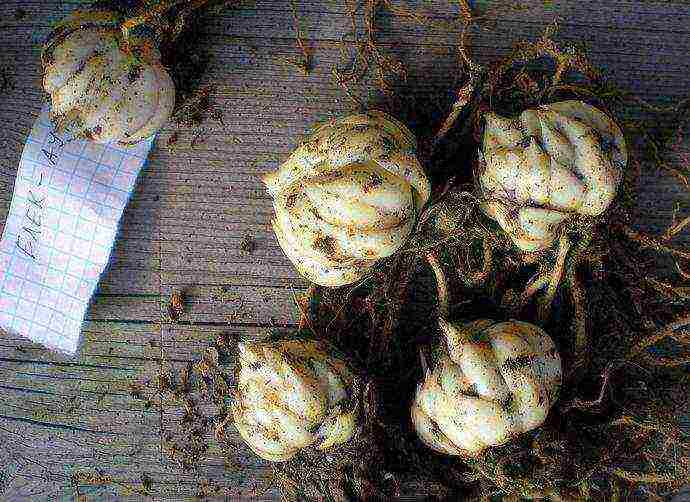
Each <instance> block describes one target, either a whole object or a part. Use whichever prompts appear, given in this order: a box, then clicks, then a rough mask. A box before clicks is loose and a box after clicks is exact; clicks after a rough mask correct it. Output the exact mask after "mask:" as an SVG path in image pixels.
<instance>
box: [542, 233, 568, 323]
mask: <svg viewBox="0 0 690 502" xmlns="http://www.w3.org/2000/svg"><path fill="white" fill-rule="evenodd" d="M570 246H571V242H570V239H568V236H567V235H566V234H565V233H563V234H561V237H560V239H559V240H558V254H557V255H556V264H555V265H554V268H553V272H552V273H551V279H550V280H549V286H548V287H547V289H546V296H545V297H544V301H543V303H542V304H541V305H540V308H539V319H540V320H541V321H542V322H545V321H546V320H547V319H548V317H549V315H550V314H551V304H552V303H553V299H554V298H555V297H556V292H557V291H558V285H559V284H560V283H561V279H562V277H563V271H564V269H565V259H566V257H567V256H568V251H569V250H570Z"/></svg>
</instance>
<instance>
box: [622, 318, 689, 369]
mask: <svg viewBox="0 0 690 502" xmlns="http://www.w3.org/2000/svg"><path fill="white" fill-rule="evenodd" d="M686 326H690V317H688V316H684V317H681V318H680V319H678V320H677V321H674V322H672V323H670V324H667V325H666V326H664V327H663V328H661V329H660V330H658V331H657V332H656V333H654V334H653V335H652V336H650V337H647V338H645V339H644V340H642V341H641V342H639V343H638V344H637V345H635V346H634V347H633V348H632V349H631V350H630V352H629V353H628V359H632V358H633V357H635V356H637V355H638V354H640V353H641V352H642V351H643V350H645V349H647V348H649V347H651V346H652V345H654V344H655V343H657V342H659V341H661V340H663V339H664V338H668V337H671V336H673V332H674V331H676V330H678V329H680V328H684V327H686Z"/></svg>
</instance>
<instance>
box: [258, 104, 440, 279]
mask: <svg viewBox="0 0 690 502" xmlns="http://www.w3.org/2000/svg"><path fill="white" fill-rule="evenodd" d="M416 148H417V143H416V140H415V138H414V136H413V135H412V133H411V132H410V131H409V130H408V129H407V128H406V127H405V126H404V125H403V124H401V123H400V122H398V121H397V120H395V119H394V118H392V117H390V116H388V115H386V114H384V113H381V112H375V111H372V112H369V113H366V114H359V115H351V116H347V117H344V118H341V119H340V120H334V121H330V122H327V123H325V124H322V125H321V126H319V127H318V128H317V129H316V130H315V131H314V132H313V134H312V135H311V136H309V137H308V138H307V140H306V141H305V142H304V143H303V144H302V145H301V146H300V147H299V148H297V150H296V151H295V152H294V153H293V154H292V155H291V156H290V158H289V159H288V160H287V161H286V162H285V163H284V164H283V165H282V166H281V167H280V169H279V170H278V171H276V172H272V173H269V174H267V175H265V176H264V178H263V180H264V183H265V184H266V186H267V187H268V190H269V192H270V194H271V196H272V197H273V201H274V206H275V212H276V216H275V219H274V221H273V228H274V230H275V233H276V235H277V237H278V242H279V243H280V245H281V247H282V248H283V251H284V252H285V254H286V255H287V256H288V258H290V260H291V261H292V263H293V264H294V265H295V267H296V268H297V270H298V271H299V272H300V273H301V274H302V275H303V276H304V277H305V278H307V279H309V280H310V281H312V282H314V283H316V284H320V285H323V286H331V287H335V286H342V285H345V284H351V283H353V282H356V281H357V280H359V279H360V278H362V277H363V276H364V275H366V273H367V271H368V270H369V269H370V268H371V267H372V266H373V265H374V264H375V263H376V261H377V260H379V259H381V258H385V257H387V256H390V255H391V254H393V253H395V252H396V251H397V250H398V249H399V248H400V247H401V246H402V245H403V243H404V242H405V240H406V239H407V237H408V236H409V235H410V233H411V231H412V228H413V226H414V223H415V217H416V215H417V214H418V212H419V210H420V209H421V207H422V206H423V205H424V204H425V203H426V201H427V199H428V198H429V192H430V185H429V181H428V180H427V177H426V175H425V173H424V170H423V169H422V166H421V165H420V163H419V161H418V159H417V156H416Z"/></svg>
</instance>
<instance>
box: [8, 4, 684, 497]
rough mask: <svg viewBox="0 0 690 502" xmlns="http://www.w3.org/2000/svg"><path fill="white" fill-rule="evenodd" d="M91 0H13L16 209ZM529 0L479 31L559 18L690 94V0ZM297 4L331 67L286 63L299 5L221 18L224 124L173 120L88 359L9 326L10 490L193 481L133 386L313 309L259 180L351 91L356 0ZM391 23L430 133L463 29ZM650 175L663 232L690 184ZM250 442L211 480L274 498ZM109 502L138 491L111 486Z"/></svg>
mask: <svg viewBox="0 0 690 502" xmlns="http://www.w3.org/2000/svg"><path fill="white" fill-rule="evenodd" d="M477 3H480V4H481V3H489V2H477ZM523 3H524V2H523ZM80 4H83V2H75V1H64V0H23V1H20V0H4V1H3V2H1V5H0V71H1V72H2V74H3V75H5V76H6V77H7V82H8V83H9V85H8V86H6V88H5V89H3V91H2V93H1V94H0V120H1V121H2V126H1V127H0V199H1V203H0V207H1V208H2V209H0V222H3V221H4V219H5V214H6V211H7V208H8V206H9V201H10V197H11V193H12V187H13V183H14V176H15V173H16V167H17V164H18V160H19V157H20V154H21V150H22V146H23V141H24V138H25V137H26V136H27V134H28V131H29V130H30V127H31V125H32V123H33V121H34V120H35V118H36V117H37V115H38V112H39V110H40V108H41V106H42V103H43V100H44V96H43V94H42V92H41V89H40V85H39V79H40V67H39V49H40V42H41V40H42V39H43V38H44V36H45V35H46V33H47V32H48V31H49V29H50V24H51V22H52V21H53V20H55V19H58V18H60V17H62V16H63V15H64V14H65V13H66V12H68V11H70V10H72V9H74V8H75V7H77V6H78V5H80ZM527 4H528V5H529V9H527V10H524V11H521V12H516V13H515V14H514V15H512V16H511V17H510V18H508V19H507V20H504V21H501V22H499V23H498V25H497V26H496V27H495V28H492V29H489V30H485V31H477V32H474V33H473V45H474V47H475V49H474V50H475V54H476V55H477V56H478V57H479V59H481V60H482V61H490V60H492V59H493V58H495V57H497V56H498V55H500V54H503V53H505V52H506V51H507V50H508V49H509V48H510V46H511V44H512V43H513V42H515V41H516V40H519V39H523V38H525V37H534V36H536V35H538V34H539V33H540V32H541V30H542V29H543V28H544V26H545V25H546V24H547V23H549V22H551V21H552V20H553V19H554V18H556V17H558V18H559V19H560V21H561V30H560V35H559V39H560V40H563V41H584V42H585V43H586V45H587V46H588V47H589V48H590V54H591V55H592V58H593V59H594V61H595V62H596V63H597V64H598V65H600V66H601V67H603V68H605V69H606V70H607V71H608V72H610V74H611V76H612V80H613V81H614V82H615V83H616V84H619V85H620V86H622V87H625V88H629V89H631V90H633V91H635V92H636V93H638V94H639V95H640V96H641V97H643V98H645V99H647V100H649V101H651V102H652V103H655V104H661V105H663V104H668V103H669V102H671V101H672V100H677V99H678V98H680V97H682V96H685V95H687V94H688V91H689V90H690V57H689V54H690V5H689V4H688V2H686V1H681V0H677V1H671V0H667V1H659V2H651V1H640V0H611V1H606V2H602V1H600V0H590V1H588V0H569V1H548V2H546V1H545V2H539V1H532V2H527ZM409 5H411V6H414V7H420V8H423V9H425V10H427V11H428V12H431V13H433V15H434V17H435V18H437V19H438V20H442V19H444V18H445V19H448V20H450V19H452V18H453V17H454V16H456V15H457V7H456V6H455V4H454V3H452V2H444V1H440V0H433V1H426V2H422V1H420V2H413V3H411V4H409ZM296 6H297V10H298V11H299V17H300V22H301V25H302V28H303V30H304V34H305V40H306V44H307V46H308V47H309V49H310V50H311V51H312V54H313V57H314V63H315V67H314V70H313V72H312V73H311V74H310V75H309V76H307V77H305V76H303V75H302V74H301V73H300V72H299V71H298V70H297V69H296V68H295V67H293V66H291V65H290V64H289V63H288V61H289V60H290V59H295V58H298V57H299V56H300V54H299V52H298V49H297V46H296V38H295V33H296V32H295V29H294V24H293V22H292V20H291V10H290V3H289V2H288V1H287V0H256V3H246V2H245V3H243V4H242V5H240V6H239V7H237V8H235V9H228V10H226V11H224V12H223V13H222V14H221V15H220V16H218V17H216V18H213V19H210V20H209V21H208V23H207V24H206V28H205V33H206V34H205V35H204V36H202V37H200V39H199V48H200V49H201V50H203V51H205V52H207V53H209V54H210V55H211V58H212V59H211V69H210V71H209V73H208V74H207V75H206V76H205V77H204V82H209V83H210V82H212V83H214V86H215V87H214V91H213V98H214V101H215V103H216V104H217V106H218V108H219V109H220V110H221V111H222V116H223V120H222V123H220V122H214V121H212V120H211V121H207V122H206V123H205V124H204V127H205V128H206V130H207V134H206V135H205V137H206V139H205V141H204V142H202V143H200V144H198V145H195V146H194V147H191V146H190V142H191V139H192V136H193V133H192V132H191V131H180V132H179V138H180V139H179V141H178V143H177V144H176V145H175V146H174V147H170V146H168V139H169V138H170V136H171V134H172V132H173V128H172V127H170V128H168V129H166V130H165V131H163V132H162V133H161V135H160V137H159V139H158V141H157V146H156V148H155V149H154V151H153V153H152V154H151V156H150V159H149V163H148V166H147V168H146V170H145V171H144V173H143V174H142V176H141V178H140V180H139V183H138V186H137V190H136V193H135V195H134V197H133V198H132V200H131V202H130V204H129V206H128V208H127V209H126V211H125V216H124V221H123V225H122V233H121V236H120V239H119V240H118V242H117V244H116V247H115V250H114V252H113V258H112V263H111V266H110V268H109V270H108V271H107V273H106V274H105V275H104V277H103V278H102V280H101V283H100V287H99V290H98V292H97V295H96V297H95V299H94V301H93V305H92V307H91V309H90V311H89V313H88V320H87V323H86V325H85V329H84V341H83V345H82V347H81V350H80V353H79V355H78V356H77V357H75V358H73V359H68V358H65V357H62V356H59V355H56V354H53V353H50V352H48V351H46V350H44V349H42V348H41V347H39V346H36V345H32V344H30V343H28V342H27V341H25V340H23V339H19V338H16V337H13V336H11V335H8V334H5V333H2V334H0V396H2V399H1V400H0V499H2V500H36V501H38V500H59V499H65V500H71V499H72V497H73V490H72V488H71V487H70V486H69V476H70V473H71V472H73V471H74V470H75V469H92V468H94V467H98V468H101V469H103V470H104V471H105V472H106V473H108V474H109V475H112V476H114V477H115V478H117V479H119V480H122V481H137V480H138V479H139V476H140V474H141V473H144V472H145V473H147V474H148V475H149V476H151V478H152V479H153V480H154V485H153V489H154V491H155V493H156V496H155V498H156V499H159V500H184V499H188V498H190V497H192V496H193V495H194V493H195V491H196V489H197V485H196V478H195V476H194V475H187V474H182V473H181V472H180V471H179V470H178V469H177V468H175V467H174V466H173V465H171V464H170V462H168V461H167V460H166V459H165V457H164V455H163V453H162V452H161V448H160V439H161V435H162V431H164V430H166V429H168V428H169V427H170V424H171V422H172V420H174V417H173V416H172V415H171V416H168V415H166V414H159V413H158V412H156V411H153V410H145V409H144V408H143V406H142V405H141V403H139V402H136V401H134V400H132V399H131V398H130V397H129V395H128V390H127V385H128V383H129V382H132V381H134V380H137V379H140V378H142V375H146V374H149V375H152V374H154V373H155V372H156V371H157V369H158V367H159V365H160V361H161V357H162V356H164V357H165V358H166V359H168V360H170V361H179V362H183V361H187V360H191V359H192V358H194V357H195V355H197V354H198V353H199V352H200V351H201V350H202V349H203V348H204V347H205V345H206V344H207V342H208V341H209V340H211V339H212V338H213V337H214V336H215V335H216V334H217V333H220V332H222V331H224V330H225V331H236V332H257V331H261V330H262V329H267V328H270V327H273V326H275V325H285V326H289V325H291V323H293V322H294V320H295V318H296V310H295V306H294V301H293V291H295V292H299V291H300V290H303V289H304V287H305V283H304V282H303V281H302V280H300V279H299V278H298V277H297V276H296V274H295V272H294V270H293V269H292V267H291V266H290V264H289V263H288V261H287V260H286V259H285V258H284V256H283V254H282V252H281V251H280V249H279V247H278V244H277V242H276V241H275V239H274V237H273V235H272V233H271V231H270V228H269V226H268V221H269V218H270V215H271V212H272V210H271V204H270V200H269V198H268V196H267V195H266V194H265V193H264V191H263V189H262V187H261V185H260V182H259V180H258V177H257V175H258V174H260V173H262V172H265V171H267V170H270V169H274V168H275V167H276V166H277V165H278V164H279V162H280V161H281V159H283V158H285V155H286V154H287V153H288V152H289V151H290V150H291V149H292V148H293V147H294V146H295V145H296V144H297V143H298V142H299V138H300V136H301V135H303V134H304V133H305V132H306V131H307V130H308V127H309V125H310V124H311V123H313V122H314V121H317V120H322V119H324V118H325V117H328V116H331V115H337V114H340V113H343V112H346V111H349V110H351V109H352V108H353V106H354V104H353V102H352V101H351V100H350V99H349V98H348V97H347V96H346V95H345V94H344V93H343V92H342V90H341V89H340V88H339V87H338V86H337V85H336V84H335V82H334V80H333V79H332V76H331V71H332V68H333V67H334V65H337V64H343V63H344V62H346V61H347V58H344V57H343V55H342V53H341V50H340V47H339V45H338V43H339V41H340V40H341V39H342V38H343V37H344V36H345V37H349V36H350V35H349V33H348V32H349V30H350V28H349V24H348V22H347V20H346V18H345V15H344V14H345V12H346V6H345V4H344V2H337V1H333V0H318V1H301V2H296ZM22 14H23V15H22ZM360 21H361V18H360ZM377 21H378V23H379V25H380V27H381V35H380V42H381V43H382V44H383V46H384V47H386V48H387V49H388V50H390V51H391V53H393V54H396V55H397V56H398V57H399V58H400V59H401V60H402V61H403V62H404V63H405V65H406V66H407V69H408V80H407V83H406V84H402V83H399V84H397V85H396V86H395V87H396V91H397V95H398V100H399V101H398V105H397V106H398V107H399V110H400V113H401V114H402V115H403V118H406V119H408V120H410V121H411V123H412V125H413V127H414V129H415V130H416V131H418V132H420V133H424V132H426V131H428V130H429V128H430V127H432V126H433V123H432V121H431V118H432V117H433V118H436V119H437V118H438V117H440V116H441V115H442V114H443V113H444V111H445V110H446V109H447V107H448V106H449V105H450V104H451V103H452V99H453V90H454V88H455V86H456V84H457V82H458V79H459V77H460V76H459V75H458V70H457V61H456V54H455V52H454V47H455V43H456V40H457V35H458V33H457V30H454V29H452V28H444V29H441V28H436V27H428V28H420V27H418V26H416V25H415V24H414V23H412V22H410V21H405V20H401V19H396V18H393V17H391V16H390V15H387V14H384V15H380V16H379V17H378V19H377ZM365 89H366V88H365V87H364V86H360V87H358V88H357V90H356V94H357V95H358V96H359V98H360V99H361V100H362V101H363V102H364V103H365V104H367V105H370V106H387V105H389V104H390V103H391V100H390V99H389V98H385V97H383V96H381V95H380V93H377V92H372V91H367V90H365ZM458 169H463V166H458ZM642 182H643V183H644V185H645V186H646V190H645V194H644V196H643V197H642V198H641V199H640V201H639V206H638V215H637V216H638V218H639V221H638V224H640V225H641V226H642V227H643V228H644V227H647V228H651V229H660V228H665V226H666V225H667V224H668V223H669V222H670V220H671V213H672V211H673V209H674V208H673V204H672V202H671V201H672V200H677V199H679V198H680V197H681V195H682V194H681V193H680V191H679V190H680V188H679V186H678V185H677V184H675V183H672V182H671V181H670V179H669V178H666V177H665V175H664V174H663V173H646V174H645V178H644V179H643V181H642ZM685 195H687V194H685ZM245 236H251V238H252V239H253V240H254V241H255V243H256V250H255V251H254V252H253V253H251V254H247V253H243V252H242V251H241V249H240V243H241V241H242V239H243V238H244V237H245ZM684 239H685V241H686V242H687V235H686V236H685V237H684ZM179 287H181V288H185V289H186V294H187V297H188V299H189V304H188V312H187V313H186V314H185V316H183V318H182V322H181V323H179V324H171V323H170V322H169V319H168V316H167V313H166V304H167V301H168V298H169V295H170V293H171V291H172V290H173V288H179ZM223 288H224V289H223ZM224 291H225V293H224ZM227 291H229V292H231V294H230V295H228V294H227ZM237 444H238V455H239V457H240V458H241V459H242V462H243V465H244V472H243V474H242V476H240V475H238V474H228V473H226V472H225V471H224V469H223V461H222V459H221V458H220V457H219V456H218V455H217V454H212V455H210V457H209V459H208V461H207V462H206V466H205V467H204V475H206V476H210V477H215V478H217V480H219V481H221V482H222V484H223V485H225V486H228V487H230V490H231V492H230V493H231V495H229V497H230V498H232V499H236V498H247V499H253V500H257V499H263V498H266V499H273V498H275V497H276V494H275V492H271V491H269V492H267V493H264V494H261V495H257V488H256V485H257V484H258V485H262V483H263V482H264V480H265V479H266V478H267V476H268V475H269V472H270V471H269V470H268V469H267V468H266V465H265V464H264V463H263V462H261V461H259V460H257V459H256V457H254V456H252V455H251V454H250V453H248V451H247V450H246V449H245V448H244V447H243V446H242V445H241V444H240V442H239V441H238V442H237ZM258 490H259V492H260V491H261V488H260V486H259V489H258ZM93 499H94V500H125V499H127V497H125V496H124V495H123V494H122V493H121V491H118V490H116V489H113V488H101V489H100V491H99V492H97V493H96V492H94V496H93ZM133 499H137V497H136V496H134V497H133Z"/></svg>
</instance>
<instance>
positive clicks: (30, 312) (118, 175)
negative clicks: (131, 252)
mask: <svg viewBox="0 0 690 502" xmlns="http://www.w3.org/2000/svg"><path fill="white" fill-rule="evenodd" d="M152 144H153V138H150V139H149V140H146V141H142V142H140V143H138V144H136V145H133V146H129V147H124V146H121V145H117V144H107V145H101V144H97V143H93V142H90V141H86V140H74V139H71V138H69V137H68V136H67V135H65V134H60V133H57V132H56V131H55V129H54V126H53V124H52V123H51V122H50V118H49V117H48V109H47V108H46V109H44V110H43V112H42V113H41V116H40V117H39V118H38V120H37V121H36V123H35V124H34V127H33V129H32V131H31V134H30V135H29V137H28V139H27V140H26V144H25V145H24V151H23V153H22V158H21V161H20V163H19V169H18V171H17V178H16V180H15V184H14V193H13V194H12V202H11V205H10V211H9V214H8V216H7V222H6V223H5V228H4V230H3V234H2V239H1V240H0V328H2V329H3V330H6V331H9V332H11V333H15V334H19V335H21V336H23V337H26V338H29V339H31V340H33V341H34V342H37V343H41V344H43V345H45V346H46V347H48V348H51V349H54V350H58V351H60V352H65V353H67V354H75V353H76V351H77V348H78V346H79V337H80V332H81V326H82V323H83V320H84V315H85V314H86V310H87V308H88V305H89V300H90V299H91V296H92V295H93V292H94V290H95V289H96V285H97V283H98V280H99V278H100V276H101V274H102V273H103V270H104V269H105V267H106V265H107V264H108V260H109V259H110V252H111V250H112V247H113V243H114V242H115V236H116V234H117V230H118V226H119V222H120V218H121V216H122V212H123V210H124V208H125V205H126V204H127V201H128V200H129V197H130V196H131V194H132V190H133V189H134V185H135V183H136V180H137V177H138V175H139V171H140V170H141V168H142V166H143V165H144V162H145V161H146V156H147V155H148V152H149V150H150V149H151V145H152Z"/></svg>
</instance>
